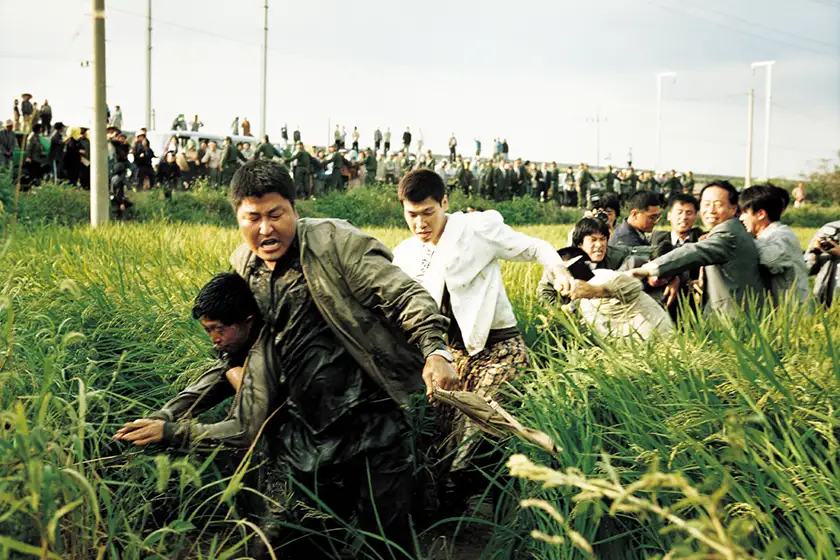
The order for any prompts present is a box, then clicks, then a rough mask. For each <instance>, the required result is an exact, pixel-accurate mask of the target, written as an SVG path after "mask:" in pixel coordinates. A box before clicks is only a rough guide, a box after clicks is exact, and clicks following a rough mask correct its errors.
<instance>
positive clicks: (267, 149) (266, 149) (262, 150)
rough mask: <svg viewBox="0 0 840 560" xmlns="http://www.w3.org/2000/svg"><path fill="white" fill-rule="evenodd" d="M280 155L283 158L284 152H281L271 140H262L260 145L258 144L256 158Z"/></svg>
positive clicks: (270, 157)
mask: <svg viewBox="0 0 840 560" xmlns="http://www.w3.org/2000/svg"><path fill="white" fill-rule="evenodd" d="M275 157H278V158H280V159H283V154H281V153H280V152H279V151H278V150H277V148H275V147H274V146H273V145H271V143H269V142H261V143H260V145H259V146H257V150H256V151H255V152H254V159H269V160H270V159H273V158H275Z"/></svg>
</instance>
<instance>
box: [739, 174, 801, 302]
mask: <svg viewBox="0 0 840 560" xmlns="http://www.w3.org/2000/svg"><path fill="white" fill-rule="evenodd" d="M789 200H790V197H789V196H788V194H787V191H785V190H783V189H780V188H779V187H775V186H773V185H770V184H769V183H768V184H766V185H754V186H752V187H750V188H748V189H745V190H744V192H742V193H741V197H740V202H741V216H740V219H741V223H742V224H744V228H745V229H746V230H747V231H748V232H750V233H751V234H753V235H755V246H756V248H757V249H758V259H759V262H760V263H761V266H762V268H763V270H764V271H765V272H766V273H767V275H766V278H767V287H768V288H769V289H770V295H771V296H773V301H774V303H780V302H782V301H783V300H784V298H785V294H786V293H787V292H789V291H793V296H792V297H793V298H794V299H795V301H798V302H799V303H804V302H805V300H806V299H808V269H807V267H806V266H805V257H804V255H803V253H802V245H800V244H799V239H797V237H796V234H795V233H793V230H791V229H790V228H789V227H787V226H786V225H784V224H782V223H780V222H779V220H780V219H781V218H782V212H784V210H785V208H786V207H787V202H788V201H789Z"/></svg>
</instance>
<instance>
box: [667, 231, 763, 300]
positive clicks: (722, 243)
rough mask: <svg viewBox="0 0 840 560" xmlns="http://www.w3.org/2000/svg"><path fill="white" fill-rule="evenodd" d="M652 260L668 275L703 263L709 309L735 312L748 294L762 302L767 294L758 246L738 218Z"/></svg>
mask: <svg viewBox="0 0 840 560" xmlns="http://www.w3.org/2000/svg"><path fill="white" fill-rule="evenodd" d="M652 264H653V265H656V267H658V269H659V276H666V277H667V276H676V275H678V274H680V273H682V272H685V271H686V270H690V269H692V268H696V267H700V266H702V267H704V270H705V284H704V296H705V299H706V311H707V312H709V311H717V312H723V313H733V312H734V311H735V310H736V309H739V308H741V307H742V306H743V304H744V299H745V298H746V297H747V295H748V294H754V297H756V298H758V302H759V303H761V302H762V301H763V298H764V282H763V281H762V278H761V271H760V269H759V261H758V249H756V246H755V241H754V240H753V237H752V235H750V234H749V233H747V230H745V229H744V226H743V225H742V224H741V222H740V221H738V218H730V219H728V220H726V221H725V222H723V223H722V224H718V225H717V226H715V227H714V228H712V231H710V232H709V235H708V237H706V239H704V240H703V241H698V242H697V243H689V244H688V245H683V246H682V247H680V248H678V249H674V250H673V251H671V252H670V253H668V254H667V255H663V256H661V257H659V258H658V259H656V260H654V261H653V263H652Z"/></svg>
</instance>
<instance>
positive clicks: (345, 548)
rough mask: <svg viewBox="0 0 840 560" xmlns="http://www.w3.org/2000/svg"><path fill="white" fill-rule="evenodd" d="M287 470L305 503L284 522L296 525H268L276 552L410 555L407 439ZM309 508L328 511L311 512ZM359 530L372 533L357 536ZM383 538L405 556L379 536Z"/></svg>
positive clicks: (287, 556) (318, 555)
mask: <svg viewBox="0 0 840 560" xmlns="http://www.w3.org/2000/svg"><path fill="white" fill-rule="evenodd" d="M288 476H289V480H290V482H291V485H292V490H293V492H294V502H302V503H304V504H306V505H307V508H302V507H297V508H295V511H294V512H292V513H293V516H294V519H291V520H289V521H288V523H289V524H290V525H296V527H283V528H281V529H279V530H276V531H271V532H272V536H271V537H270V538H271V544H272V546H273V547H274V552H275V554H276V555H277V557H278V558H285V559H296V560H297V559H312V560H314V559H315V558H360V559H363V558H380V557H381V558H383V559H390V558H392V554H393V558H397V559H401V558H411V557H414V550H413V544H412V541H413V539H412V536H411V524H410V510H411V496H412V493H413V483H412V480H413V462H412V456H411V447H410V445H409V442H408V441H399V442H397V443H396V444H395V445H393V446H392V447H390V448H388V449H384V450H377V451H374V452H370V453H365V454H363V455H361V456H359V457H354V458H353V459H352V460H350V461H349V462H347V463H344V464H341V465H334V466H330V467H324V468H321V469H320V470H319V471H317V472H314V473H308V472H300V471H297V470H296V469H289V470H288ZM308 508H312V509H308ZM313 510H318V511H319V512H322V513H326V514H327V515H319V514H315V515H313ZM327 510H329V511H327ZM352 519H355V521H356V524H355V527H354V529H355V531H353V530H348V529H347V524H352V521H351V520H352ZM360 532H366V533H370V534H372V535H376V537H371V536H366V537H363V538H361V537H360V534H359V533H360ZM383 538H384V539H387V540H388V541H390V542H391V543H393V544H395V545H398V546H399V547H401V548H402V549H403V550H405V551H406V552H408V554H409V556H407V555H405V554H403V553H402V552H400V551H399V550H398V549H397V548H396V547H395V546H393V544H387V543H385V542H383V540H382V539H383ZM362 541H363V542H362ZM255 557H256V558H268V557H269V556H268V555H267V554H264V555H255Z"/></svg>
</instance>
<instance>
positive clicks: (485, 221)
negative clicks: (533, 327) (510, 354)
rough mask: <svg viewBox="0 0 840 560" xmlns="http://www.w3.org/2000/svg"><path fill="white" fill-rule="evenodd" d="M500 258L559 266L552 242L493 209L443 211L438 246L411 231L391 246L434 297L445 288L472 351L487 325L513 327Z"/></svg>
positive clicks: (400, 262)
mask: <svg viewBox="0 0 840 560" xmlns="http://www.w3.org/2000/svg"><path fill="white" fill-rule="evenodd" d="M499 259H503V260H508V261H525V262H527V261H531V262H539V263H540V264H542V265H543V266H544V267H546V269H547V271H548V275H549V278H550V281H551V280H553V274H552V273H551V270H552V269H553V268H554V267H557V266H559V267H563V261H562V259H561V258H560V257H559V255H558V254H557V252H556V251H555V250H554V248H553V247H552V246H551V244H550V243H548V242H546V241H543V240H541V239H536V238H533V237H529V236H527V235H525V234H524V233H519V232H516V231H514V230H513V229H512V228H511V227H510V226H508V225H506V224H505V222H504V218H502V215H501V214H499V213H498V212H496V211H495V210H488V211H486V212H472V213H469V214H464V213H461V212H456V213H455V214H448V215H447V222H446V227H445V229H444V231H443V234H442V235H441V237H440V239H439V240H438V243H437V245H433V244H432V243H423V242H422V241H420V239H418V238H417V237H415V236H412V237H411V238H409V239H406V240H405V241H403V242H402V243H400V244H399V245H398V246H397V247H396V249H394V264H396V265H397V266H399V267H400V268H402V269H403V270H404V271H405V272H406V273H407V274H408V275H409V276H411V277H412V278H414V279H415V280H417V281H418V282H420V284H422V285H423V287H424V288H426V290H427V291H428V292H429V293H430V294H431V295H432V297H433V298H434V299H435V301H437V303H438V305H440V304H441V301H442V300H443V292H444V287H446V288H447V289H448V290H449V297H450V302H451V304H452V312H453V314H454V315H455V319H456V320H457V321H458V327H459V328H460V329H461V335H462V337H463V339H464V346H465V347H466V349H467V352H468V353H469V354H470V355H475V354H477V353H479V352H481V351H482V350H483V349H484V345H485V343H486V342H487V336H488V334H489V333H490V331H491V330H495V329H505V328H510V327H515V326H516V316H515V315H514V313H513V307H512V306H511V304H510V300H509V299H508V297H507V292H506V291H505V286H504V284H503V283H502V267H501V265H500V263H499Z"/></svg>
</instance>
